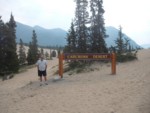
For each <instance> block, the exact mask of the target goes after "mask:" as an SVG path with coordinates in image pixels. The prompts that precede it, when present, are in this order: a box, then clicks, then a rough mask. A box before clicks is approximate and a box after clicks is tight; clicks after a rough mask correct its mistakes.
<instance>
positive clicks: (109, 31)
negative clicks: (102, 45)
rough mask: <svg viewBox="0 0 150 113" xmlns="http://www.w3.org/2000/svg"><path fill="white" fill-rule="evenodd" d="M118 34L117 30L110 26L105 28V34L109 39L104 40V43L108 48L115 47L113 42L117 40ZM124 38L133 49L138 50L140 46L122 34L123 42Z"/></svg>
mask: <svg viewBox="0 0 150 113" xmlns="http://www.w3.org/2000/svg"><path fill="white" fill-rule="evenodd" d="M118 32H119V30H118V29H116V28H114V27H112V26H109V27H106V34H107V35H108V36H109V37H108V38H106V39H105V41H106V44H107V46H108V47H110V46H115V45H116V44H115V40H116V39H117V38H118ZM125 38H126V39H128V40H129V43H130V45H131V46H132V47H133V48H140V46H139V45H138V44H137V43H136V42H135V41H133V40H132V39H131V38H130V37H128V36H127V35H126V34H125V33H123V39H124V40H125Z"/></svg>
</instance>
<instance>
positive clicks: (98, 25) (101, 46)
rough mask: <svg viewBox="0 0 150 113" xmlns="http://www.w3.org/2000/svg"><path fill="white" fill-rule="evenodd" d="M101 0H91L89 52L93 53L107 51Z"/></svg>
mask: <svg viewBox="0 0 150 113" xmlns="http://www.w3.org/2000/svg"><path fill="white" fill-rule="evenodd" d="M102 4H103V0H91V1H90V8H91V13H92V15H91V28H90V29H91V30H90V31H91V52H95V53H107V52H108V50H107V47H106V43H105V40H104V38H105V37H106V34H105V27H104V18H103V14H104V12H105V11H104V9H103V7H102Z"/></svg>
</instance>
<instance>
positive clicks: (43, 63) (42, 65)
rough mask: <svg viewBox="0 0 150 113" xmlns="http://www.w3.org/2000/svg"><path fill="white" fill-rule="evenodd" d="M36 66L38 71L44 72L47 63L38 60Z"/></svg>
mask: <svg viewBox="0 0 150 113" xmlns="http://www.w3.org/2000/svg"><path fill="white" fill-rule="evenodd" d="M36 65H37V66H38V67H39V70H40V71H45V70H46V66H47V61H46V60H38V61H37V63H36Z"/></svg>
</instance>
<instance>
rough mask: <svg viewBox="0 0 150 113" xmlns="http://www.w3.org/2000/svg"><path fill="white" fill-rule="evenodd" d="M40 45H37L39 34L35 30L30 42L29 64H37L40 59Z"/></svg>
mask: <svg viewBox="0 0 150 113" xmlns="http://www.w3.org/2000/svg"><path fill="white" fill-rule="evenodd" d="M38 56H39V54H38V45H37V35H36V32H35V30H33V36H32V42H30V43H29V49H28V56H27V61H28V64H29V65H31V64H35V63H36V61H37V60H38Z"/></svg>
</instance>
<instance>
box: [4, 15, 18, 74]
mask: <svg viewBox="0 0 150 113" xmlns="http://www.w3.org/2000/svg"><path fill="white" fill-rule="evenodd" d="M15 28H16V22H15V20H14V17H13V15H12V14H11V17H10V20H9V22H8V23H6V24H5V27H4V33H5V38H4V52H5V53H4V57H5V60H4V61H5V66H6V71H9V72H11V73H12V72H17V71H18V70H19V60H18V55H17V53H16V50H17V44H16V29H15ZM9 72H8V73H9Z"/></svg>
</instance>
